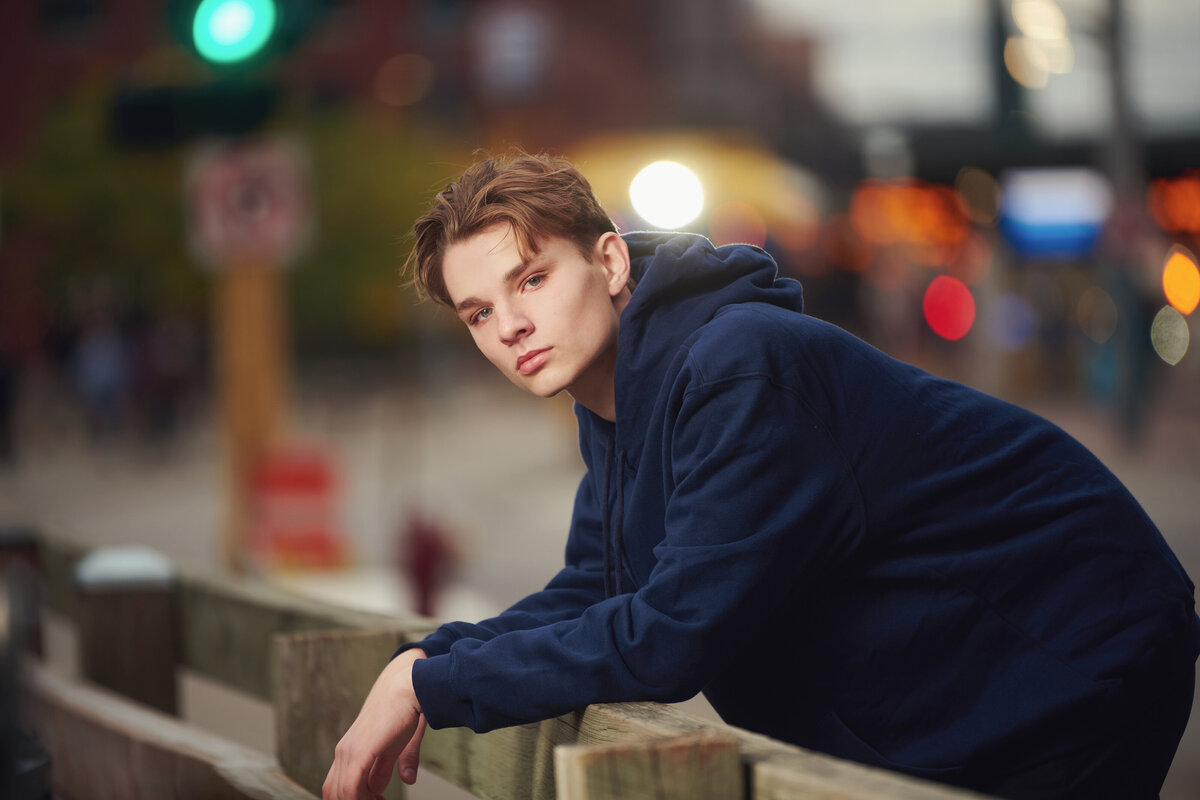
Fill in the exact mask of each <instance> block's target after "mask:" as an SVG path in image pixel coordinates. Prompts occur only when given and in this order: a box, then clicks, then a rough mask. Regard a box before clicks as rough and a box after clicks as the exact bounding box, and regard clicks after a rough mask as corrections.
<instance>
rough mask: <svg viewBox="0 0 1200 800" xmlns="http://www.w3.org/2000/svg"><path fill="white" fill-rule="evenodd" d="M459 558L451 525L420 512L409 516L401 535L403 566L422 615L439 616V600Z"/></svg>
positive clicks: (401, 560) (416, 607)
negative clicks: (437, 613)
mask: <svg viewBox="0 0 1200 800" xmlns="http://www.w3.org/2000/svg"><path fill="white" fill-rule="evenodd" d="M459 559H460V555H459V549H458V545H457V544H456V542H455V539H454V537H453V535H451V533H450V530H449V528H447V527H446V526H445V525H444V524H443V523H441V522H439V521H438V520H436V519H435V518H434V517H432V516H431V515H429V514H424V513H421V512H419V511H418V512H414V513H412V514H410V515H409V516H408V518H407V519H406V520H405V523H404V527H403V529H402V531H401V535H400V566H401V568H402V569H403V571H404V574H405V575H406V577H407V578H408V581H409V583H410V584H411V586H412V589H413V600H414V604H415V610H416V612H417V613H418V614H421V615H422V616H426V617H432V616H434V615H435V613H436V611H437V599H438V597H439V596H440V594H441V592H442V589H444V588H445V586H446V583H447V581H448V580H449V578H450V576H451V575H452V574H453V571H454V568H455V566H457V564H458V562H459Z"/></svg>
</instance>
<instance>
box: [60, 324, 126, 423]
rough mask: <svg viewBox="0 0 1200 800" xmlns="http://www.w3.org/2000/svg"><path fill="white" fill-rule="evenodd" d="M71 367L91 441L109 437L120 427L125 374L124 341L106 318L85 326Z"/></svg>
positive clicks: (114, 326)
mask: <svg viewBox="0 0 1200 800" xmlns="http://www.w3.org/2000/svg"><path fill="white" fill-rule="evenodd" d="M73 366H74V375H75V384H76V387H77V388H78V390H79V393H80V396H81V397H82V398H83V404H84V411H85V413H86V415H87V423H88V432H89V433H90V434H91V435H92V437H93V439H97V440H99V439H108V438H111V437H112V436H114V435H115V434H116V433H117V431H118V429H119V428H120V425H121V417H122V413H123V410H124V409H123V405H124V402H125V390H126V386H127V377H128V374H127V372H126V367H127V360H126V348H125V342H124V340H123V339H122V337H121V334H120V332H119V331H118V330H117V327H116V325H114V324H113V322H112V320H111V319H110V318H109V317H108V316H107V315H97V316H95V317H94V318H93V319H92V320H91V321H90V322H89V324H87V325H86V326H85V327H84V329H83V331H82V332H81V333H80V337H79V341H78V343H77V344H76V348H75V355H74V364H73Z"/></svg>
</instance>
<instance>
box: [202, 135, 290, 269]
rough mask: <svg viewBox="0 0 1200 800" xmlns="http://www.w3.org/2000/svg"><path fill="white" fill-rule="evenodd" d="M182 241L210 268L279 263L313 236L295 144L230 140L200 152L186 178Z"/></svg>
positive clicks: (287, 258)
mask: <svg viewBox="0 0 1200 800" xmlns="http://www.w3.org/2000/svg"><path fill="white" fill-rule="evenodd" d="M186 194H187V217H188V219H187V222H188V238H189V242H190V244H191V248H192V251H193V253H194V254H195V255H196V257H197V259H198V260H199V261H200V262H201V263H203V264H205V265H206V266H208V267H210V268H212V269H224V268H230V267H235V266H238V265H242V266H246V265H251V264H252V265H255V266H273V267H279V266H285V265H287V264H288V263H290V262H291V261H292V260H293V259H294V258H295V257H296V256H297V255H299V253H300V252H301V251H302V250H303V249H304V247H305V246H306V245H307V244H308V241H309V239H310V238H311V235H312V188H311V178H310V170H309V167H308V161H307V158H306V157H305V154H304V152H303V150H302V149H301V147H300V146H299V145H298V144H296V143H295V142H293V141H291V140H287V139H280V138H271V139H254V140H247V141H242V140H236V141H233V142H228V143H220V144H211V145H208V146H205V147H203V148H202V149H200V150H199V151H198V152H197V153H196V155H195V156H193V158H192V160H191V163H190V164H189V166H188V171H187V180H186Z"/></svg>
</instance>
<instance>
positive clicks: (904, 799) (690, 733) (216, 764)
mask: <svg viewBox="0 0 1200 800" xmlns="http://www.w3.org/2000/svg"><path fill="white" fill-rule="evenodd" d="M38 544H39V548H38V549H39V551H40V552H39V554H38V557H37V563H38V565H39V571H40V575H41V579H42V580H41V586H42V600H43V601H44V604H45V606H46V607H47V608H49V609H50V610H52V611H54V612H55V613H57V614H59V615H62V616H63V617H65V618H66V619H68V620H71V621H73V622H74V624H75V625H76V626H77V627H78V628H79V635H80V639H81V641H82V642H83V643H84V645H83V647H82V648H81V651H83V650H86V647H87V645H86V642H88V641H89V640H93V641H94V640H96V639H97V638H100V639H102V640H103V639H104V637H105V636H106V634H105V633H104V632H103V631H100V630H93V629H92V628H94V627H95V626H98V625H105V624H107V625H110V626H115V628H122V626H124V629H125V630H137V631H141V632H142V633H143V634H144V633H145V627H144V625H143V623H142V622H140V621H139V619H138V617H139V615H143V616H145V619H146V624H150V625H153V624H159V625H162V624H163V623H162V620H163V619H167V620H168V625H169V626H170V627H171V628H173V629H174V631H175V632H176V634H177V635H175V636H172V635H171V633H170V631H168V632H167V633H166V634H164V638H165V639H166V640H167V641H166V642H164V643H163V646H162V647H156V648H154V649H153V652H151V651H149V650H147V651H146V652H144V653H143V654H142V655H143V656H144V658H143V659H142V660H141V661H140V662H139V669H143V670H162V671H166V670H170V671H172V672H173V671H174V670H176V669H177V668H181V667H182V668H187V669H190V670H193V671H195V672H197V673H199V674H200V675H203V676H206V677H208V678H211V679H214V680H216V681H219V682H221V683H223V684H225V685H227V686H229V687H232V688H234V689H238V690H241V691H243V692H246V693H248V694H249V695H252V696H255V697H258V698H262V699H263V700H266V701H268V702H269V703H271V704H272V705H273V708H274V717H275V729H276V752H275V753H274V754H273V756H274V758H271V757H270V756H264V755H262V754H258V753H254V752H252V751H249V750H246V749H244V748H242V747H240V746H238V745H235V744H233V743H231V742H228V741H226V740H223V739H221V738H220V737H217V736H214V735H212V734H209V733H205V732H202V731H200V730H199V729H197V728H196V727H194V726H191V725H187V724H185V723H184V722H182V721H180V720H178V719H176V718H174V717H173V716H172V715H171V714H170V713H167V712H169V711H171V710H172V709H171V708H170V707H169V706H170V703H169V702H167V703H162V702H157V701H153V700H152V701H151V702H157V704H158V705H159V706H160V707H161V706H163V705H166V706H167V708H166V709H165V711H163V710H154V709H153V708H151V707H149V706H147V705H145V704H144V703H140V702H134V701H133V700H130V699H128V697H125V696H122V695H121V694H118V693H115V692H112V691H109V690H106V689H103V688H99V687H97V686H96V685H94V684H93V683H90V682H76V681H70V680H67V679H64V678H62V677H59V676H58V675H56V674H55V673H53V672H52V671H51V670H49V669H48V668H47V667H46V666H44V665H42V664H41V663H40V662H39V661H38V660H36V659H33V658H30V659H27V660H26V662H25V669H24V674H23V688H24V690H25V695H26V697H25V700H26V703H25V705H26V709H27V716H28V721H29V724H30V725H31V726H32V728H33V729H34V732H35V733H36V735H37V737H38V739H39V740H40V741H41V743H42V744H43V746H44V747H45V748H46V749H47V751H48V752H49V755H50V758H51V762H52V767H51V774H52V776H53V781H54V784H55V787H56V790H57V792H58V794H59V795H60V796H63V797H68V798H74V797H80V798H82V797H89V798H91V797H95V798H100V799H101V800H104V799H105V798H128V797H154V796H171V797H181V798H187V797H196V798H201V797H203V798H211V797H219V798H226V797H227V798H239V799H240V798H256V800H267V799H268V798H297V799H298V798H311V797H314V796H319V795H320V791H321V789H320V787H321V782H322V781H323V780H324V777H325V773H326V771H327V769H328V767H329V763H330V761H331V759H332V754H333V748H334V745H335V744H336V742H337V741H338V739H339V738H340V737H341V735H342V734H343V733H344V732H345V730H346V728H348V727H349V725H350V723H351V722H352V721H353V719H354V717H355V715H356V714H357V712H358V709H359V707H360V706H361V704H362V701H363V699H364V698H365V697H366V694H367V691H368V690H369V689H370V687H371V685H372V683H373V682H374V680H375V678H376V676H377V675H378V673H379V670H380V669H381V667H382V666H383V665H384V664H385V663H386V661H387V658H388V657H389V656H390V655H391V653H392V652H393V651H394V650H395V648H396V647H397V646H398V645H399V644H400V643H402V642H405V641H412V640H416V639H419V638H420V637H422V636H424V635H425V634H426V633H427V632H428V631H429V630H430V629H431V628H432V623H431V621H429V620H427V619H422V618H411V619H397V618H395V617H388V616H382V615H378V614H370V613H364V612H358V611H352V610H348V609H342V608H336V607H332V606H329V605H325V604H322V603H318V602H315V601H312V600H308V599H305V598H302V597H297V596H293V595H289V594H284V593H282V592H279V591H275V590H272V589H269V588H267V587H264V586H262V585H258V584H253V583H248V582H244V581H239V580H235V579H230V578H217V577H213V576H204V575H198V574H192V573H189V572H187V571H182V570H177V571H176V572H175V580H174V582H173V584H172V586H173V589H172V590H170V591H169V592H168V597H167V600H166V608H168V609H169V613H167V614H166V615H165V616H164V614H163V611H162V608H163V602H164V601H163V597H162V596H161V594H160V595H156V596H155V598H148V597H143V596H138V595H137V593H136V592H135V593H134V596H133V597H132V599H130V600H127V601H126V602H124V603H123V604H114V603H113V602H112V601H111V598H110V599H105V600H103V602H100V603H96V602H94V600H95V598H94V597H88V596H86V594H84V593H81V591H80V588H79V587H78V586H76V585H75V581H74V574H75V568H76V565H77V563H78V562H79V560H80V559H81V558H82V557H83V556H84V555H85V554H86V552H87V551H86V549H85V548H83V547H81V546H78V545H75V544H71V543H69V542H65V541H61V540H55V539H49V538H45V537H39V542H38ZM105 604H107V610H105V608H106V606H105ZM97 608H100V611H99V612H98V611H96V609H97ZM151 608H156V610H154V611H153V612H150V611H147V609H151ZM106 613H107V614H109V615H110V619H108V620H107V621H106V620H105V619H104V614H106ZM113 614H116V615H117V616H118V617H119V618H118V619H116V620H114V619H112V618H111V615H113ZM156 620H157V621H156ZM112 635H113V636H115V638H116V639H120V636H121V635H123V634H121V633H120V632H119V631H118V632H117V633H116V634H112ZM109 649H114V650H115V649H117V648H116V644H115V640H114V644H113V647H111V648H109ZM97 650H98V651H99V654H98V655H95V656H92V657H91V659H92V660H93V661H94V660H96V659H97V658H98V659H100V660H101V661H103V659H104V657H105V653H104V650H103V648H97ZM82 660H83V662H85V663H83V664H81V668H82V671H83V673H84V676H85V677H89V676H91V677H95V676H96V675H100V676H101V680H102V682H106V683H108V684H109V685H110V686H114V685H115V686H116V687H117V688H118V689H119V690H120V691H121V692H122V693H124V694H125V695H132V696H134V697H136V696H137V695H138V693H139V692H142V691H144V690H145V687H148V686H150V685H151V684H153V683H154V680H153V678H152V676H147V675H146V674H144V673H143V674H141V675H139V676H137V677H136V678H135V679H134V680H133V681H132V682H131V683H128V684H127V685H125V686H124V687H122V686H121V679H120V678H119V677H117V678H112V677H111V676H112V675H113V674H114V673H113V671H112V670H111V669H107V670H106V669H104V668H98V667H97V665H95V664H94V663H87V662H88V661H89V657H88V656H87V653H86V652H85V653H84V658H83V659H82ZM104 676H109V677H104ZM421 769H422V770H429V771H432V772H434V773H436V774H438V775H439V776H441V777H443V778H445V779H446V780H448V781H450V782H451V783H453V784H455V785H457V786H459V787H461V788H463V789H465V790H466V791H468V792H470V793H472V794H474V795H476V796H478V797H482V798H493V799H494V800H516V799H517V798H554V797H559V798H563V799H564V800H585V799H586V800H602V799H607V798H618V797H620V798H635V797H656V798H689V800H692V799H694V798H701V799H703V798H713V799H714V800H716V799H717V798H720V799H721V800H725V798H734V799H735V800H736V799H737V798H747V799H748V800H749V799H752V800H783V798H811V799H814V800H835V799H836V800H885V798H895V799H896V800H966V799H967V798H971V797H978V795H973V794H971V793H968V792H963V791H959V790H955V789H951V788H948V787H943V786H940V785H937V784H933V783H928V782H924V781H919V780H915V779H911V778H907V777H904V776H900V775H896V774H893V773H889V772H885V771H881V770H876V769H870V768H867V767H863V766H859V765H856V764H853V763H850V762H845V761H841V760H838V759H834V758H830V757H828V756H824V755H821V754H818V753H814V752H810V751H806V750H803V749H801V748H797V747H793V746H790V745H786V744H783V743H780V742H777V741H774V740H771V739H768V738H767V737H764V736H759V735H756V734H753V733H749V732H747V731H744V730H740V729H737V728H733V727H730V726H725V725H721V724H717V723H713V722H709V721H707V720H702V719H699V718H697V717H694V716H692V715H689V714H687V713H685V712H683V711H680V710H679V709H677V708H674V707H671V706H664V705H659V704H656V703H625V704H613V705H594V706H589V707H588V708H585V709H583V710H581V711H578V712H576V713H572V714H568V715H565V716H562V717H559V718H557V719H552V720H547V721H544V722H541V723H536V724H531V725H523V726H517V727H513V728H506V729H502V730H498V731H494V732H492V733H488V734H482V735H481V734H474V733H472V732H470V731H467V730H465V729H447V730H440V731H433V730H431V731H428V732H427V734H426V737H425V740H424V743H423V746H422V755H421ZM139 787H140V788H139ZM147 787H149V788H147ZM402 793H403V786H402V785H401V784H400V782H399V781H398V780H394V781H393V782H392V786H391V787H390V788H389V794H388V796H389V797H399V796H401V795H402Z"/></svg>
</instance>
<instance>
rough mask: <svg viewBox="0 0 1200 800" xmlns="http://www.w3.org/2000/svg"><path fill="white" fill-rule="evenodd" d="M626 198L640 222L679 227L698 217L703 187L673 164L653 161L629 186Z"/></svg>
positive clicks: (684, 170)
mask: <svg viewBox="0 0 1200 800" xmlns="http://www.w3.org/2000/svg"><path fill="white" fill-rule="evenodd" d="M629 199H630V200H631V201H632V202H633V208H634V210H635V211H637V213H638V214H639V215H641V217H642V219H644V220H646V221H647V222H649V223H650V224H651V225H653V226H654V227H656V228H664V229H674V228H682V227H683V226H684V225H687V224H688V223H690V222H692V221H693V220H695V219H696V217H698V216H700V211H701V210H702V209H703V208H704V188H703V187H702V186H701V185H700V179H699V178H697V177H696V174H695V173H694V172H692V171H691V170H690V169H688V168H687V167H685V166H683V165H682V164H676V163H675V162H674V161H656V162H655V163H653V164H651V165H650V166H648V167H646V168H645V169H643V170H642V171H641V172H639V173H638V174H637V177H636V178H634V179H633V183H631V184H630V185H629Z"/></svg>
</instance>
